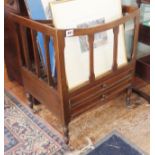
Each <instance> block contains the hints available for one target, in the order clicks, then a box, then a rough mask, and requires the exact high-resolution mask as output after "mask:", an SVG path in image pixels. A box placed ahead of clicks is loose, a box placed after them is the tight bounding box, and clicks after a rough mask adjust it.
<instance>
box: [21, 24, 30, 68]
mask: <svg viewBox="0 0 155 155" xmlns="http://www.w3.org/2000/svg"><path fill="white" fill-rule="evenodd" d="M19 29H20V34H21V40H22V47H23V51H24V58H25V63H26V67H27V68H28V69H31V62H30V55H29V49H28V42H27V36H26V28H25V27H23V26H21V25H20V26H19Z"/></svg>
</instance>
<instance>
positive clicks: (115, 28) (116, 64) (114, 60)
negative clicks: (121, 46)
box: [112, 26, 119, 71]
mask: <svg viewBox="0 0 155 155" xmlns="http://www.w3.org/2000/svg"><path fill="white" fill-rule="evenodd" d="M118 32H119V26H116V27H114V28H113V33H114V45H113V66H112V69H113V71H116V70H117V68H118V63H117V57H118Z"/></svg>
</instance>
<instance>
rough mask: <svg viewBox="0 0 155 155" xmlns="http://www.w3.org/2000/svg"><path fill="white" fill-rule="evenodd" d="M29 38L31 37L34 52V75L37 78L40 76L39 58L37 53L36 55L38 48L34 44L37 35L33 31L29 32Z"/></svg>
mask: <svg viewBox="0 0 155 155" xmlns="http://www.w3.org/2000/svg"><path fill="white" fill-rule="evenodd" d="M31 36H32V43H33V52H34V61H35V67H36V68H35V69H36V74H37V76H38V78H39V77H40V76H41V70H40V66H41V65H40V58H39V53H38V47H37V43H36V36H37V33H36V32H35V31H34V30H31Z"/></svg>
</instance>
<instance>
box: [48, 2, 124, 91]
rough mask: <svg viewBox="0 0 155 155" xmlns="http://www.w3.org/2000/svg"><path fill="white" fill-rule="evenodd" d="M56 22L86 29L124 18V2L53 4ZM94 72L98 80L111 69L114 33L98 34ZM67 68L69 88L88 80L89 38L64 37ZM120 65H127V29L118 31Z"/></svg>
mask: <svg viewBox="0 0 155 155" xmlns="http://www.w3.org/2000/svg"><path fill="white" fill-rule="evenodd" d="M51 10H52V16H53V23H54V25H55V27H56V28H60V29H72V28H87V27H92V26H96V25H99V24H104V23H107V22H110V21H112V20H115V19H118V18H120V17H122V8H121V0H108V1H107V0H91V1H89V0H69V1H64V2H52V3H51ZM94 37H95V40H94V72H95V77H96V78H97V77H99V76H101V75H103V74H104V73H106V72H108V71H110V70H111V68H112V62H113V44H114V40H113V38H114V36H113V30H112V29H111V30H108V31H105V32H100V33H97V34H95V36H94ZM64 52H65V69H66V77H67V82H68V87H69V89H73V88H75V87H77V86H79V85H81V84H83V83H85V82H86V81H88V80H89V45H88V37H87V36H79V37H66V38H65V51H64ZM117 61H118V65H119V66H122V65H124V64H126V63H127V58H126V49H125V40H124V29H123V26H120V28H119V36H118V60H117Z"/></svg>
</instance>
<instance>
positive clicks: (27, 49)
mask: <svg viewBox="0 0 155 155" xmlns="http://www.w3.org/2000/svg"><path fill="white" fill-rule="evenodd" d="M123 12H124V13H125V14H124V16H123V17H122V18H120V19H118V20H115V21H112V22H110V23H106V24H102V25H100V26H96V27H92V28H86V29H74V36H80V35H87V36H88V38H89V39H88V40H89V47H90V57H89V60H90V78H89V82H87V83H86V84H85V85H83V86H81V87H79V88H77V89H76V90H73V91H69V90H68V86H67V81H66V73H65V62H64V47H65V41H64V40H65V37H66V31H67V30H65V29H63V30H62V29H56V28H54V27H53V26H51V25H52V24H51V23H52V21H42V22H40V21H33V20H30V19H28V18H26V17H23V16H19V15H16V14H13V13H10V15H9V16H10V19H12V20H13V21H14V23H15V27H16V31H17V35H16V39H17V40H16V42H17V49H18V56H19V61H20V65H21V73H22V78H23V83H24V88H25V91H26V93H28V94H29V95H30V96H31V98H33V99H37V100H38V101H39V102H40V103H42V104H45V105H46V106H47V107H48V108H49V110H51V112H52V113H54V114H55V115H56V116H57V117H58V118H59V119H60V120H61V121H62V124H63V125H64V135H65V137H66V139H65V140H66V142H67V143H68V140H69V136H68V125H69V122H70V121H71V120H72V119H73V118H75V117H77V116H79V115H80V114H82V113H83V112H85V111H87V110H89V109H90V108H93V107H96V106H99V105H102V104H103V103H105V102H108V101H109V100H111V99H112V98H114V97H115V96H116V95H118V94H119V93H120V92H122V91H124V90H126V91H127V97H126V103H127V105H128V104H130V96H131V93H132V79H133V76H134V72H135V63H136V48H137V41H138V31H139V9H137V8H134V7H127V6H123ZM129 20H133V21H134V23H135V29H134V43H133V48H132V52H131V59H130V60H129V62H128V64H127V65H125V66H123V67H119V68H118V65H117V53H118V51H117V49H118V47H117V43H118V30H119V25H122V24H123V25H124V24H125V23H126V22H127V21H129ZM109 29H113V32H114V48H113V49H114V50H113V51H114V53H113V67H112V69H111V71H110V72H109V73H107V74H106V75H104V76H102V77H100V78H97V79H96V78H95V76H94V60H93V56H94V51H93V40H94V34H95V33H97V32H101V31H106V30H109ZM37 32H42V33H43V36H44V48H45V51H46V66H47V67H46V72H43V70H42V66H41V62H40V57H39V53H38V48H37V42H36V34H37ZM51 37H52V39H53V44H54V50H55V61H56V71H57V79H54V78H53V77H52V76H51V68H50V58H49V48H48V43H49V40H50V38H51Z"/></svg>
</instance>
